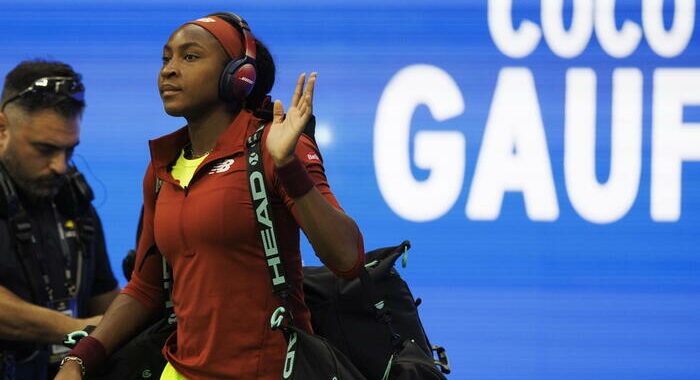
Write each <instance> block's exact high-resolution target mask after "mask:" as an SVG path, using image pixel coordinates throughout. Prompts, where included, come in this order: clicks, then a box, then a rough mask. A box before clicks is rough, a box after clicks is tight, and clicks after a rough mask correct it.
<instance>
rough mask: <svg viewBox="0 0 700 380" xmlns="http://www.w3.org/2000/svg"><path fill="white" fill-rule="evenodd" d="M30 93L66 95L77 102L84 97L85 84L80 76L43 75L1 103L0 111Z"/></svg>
mask: <svg viewBox="0 0 700 380" xmlns="http://www.w3.org/2000/svg"><path fill="white" fill-rule="evenodd" d="M30 94H41V95H49V96H67V97H69V98H72V99H74V100H77V101H79V102H82V101H83V100H84V99H85V86H83V84H82V83H80V76H75V77H43V78H39V79H37V80H35V81H34V84H32V85H31V86H29V87H27V88H25V89H24V90H22V91H20V92H19V94H17V95H15V96H13V97H11V98H10V99H8V100H7V101H6V102H5V103H3V105H2V108H0V112H2V111H4V110H5V106H7V105H8V104H9V103H11V102H13V101H15V100H17V99H19V98H22V97H24V96H27V95H30Z"/></svg>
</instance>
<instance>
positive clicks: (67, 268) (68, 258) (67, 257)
mask: <svg viewBox="0 0 700 380" xmlns="http://www.w3.org/2000/svg"><path fill="white" fill-rule="evenodd" d="M51 208H52V209H53V216H54V219H55V220H56V229H57V230H58V239H59V241H60V243H59V245H60V246H61V253H63V268H64V272H63V276H64V280H65V281H64V282H63V285H64V286H65V287H66V292H67V293H68V297H70V298H74V297H75V296H76V294H77V284H79V283H80V275H81V272H82V271H81V270H80V267H81V266H82V265H81V264H82V263H81V259H82V255H81V254H80V253H81V252H78V276H77V277H78V278H77V279H76V281H73V255H72V254H71V249H70V245H69V244H68V236H67V233H66V230H65V229H64V227H63V224H62V223H61V222H62V221H63V218H61V215H60V214H59V213H58V209H57V208H56V203H54V202H51ZM70 232H72V237H71V238H73V239H75V238H77V233H76V232H75V231H70ZM77 246H78V247H79V246H80V242H77Z"/></svg>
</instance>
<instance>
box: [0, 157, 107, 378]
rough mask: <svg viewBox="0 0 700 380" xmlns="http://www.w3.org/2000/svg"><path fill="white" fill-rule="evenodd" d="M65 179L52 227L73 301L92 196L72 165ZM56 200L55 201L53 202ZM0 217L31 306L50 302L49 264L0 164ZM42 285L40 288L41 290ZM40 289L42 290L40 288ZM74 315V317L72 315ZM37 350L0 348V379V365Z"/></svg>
mask: <svg viewBox="0 0 700 380" xmlns="http://www.w3.org/2000/svg"><path fill="white" fill-rule="evenodd" d="M66 182H67V183H65V184H64V186H63V187H62V189H61V192H60V193H59V194H58V195H57V196H56V197H55V198H54V200H52V201H51V207H52V211H53V214H54V218H55V220H56V228H57V230H58V236H59V241H60V244H59V245H60V249H61V252H62V254H63V261H64V286H65V289H66V294H67V295H68V297H69V299H75V300H76V303H77V298H78V294H80V293H81V290H82V289H83V286H84V284H83V277H84V273H83V271H84V270H85V262H86V259H88V256H87V255H88V252H89V247H90V246H91V245H92V240H93V238H94V233H95V221H94V219H93V217H92V215H91V213H90V212H89V205H90V202H91V201H92V198H93V195H92V191H91V190H90V187H89V186H88V185H87V182H86V181H85V179H84V177H83V176H82V174H80V172H78V171H77V170H76V169H75V168H71V170H69V173H68V174H66ZM57 202H59V204H58V205H57ZM60 211H64V212H63V214H67V215H70V217H72V220H73V223H74V226H73V228H70V229H66V228H64V226H63V223H62V221H63V218H62V217H61V212H60ZM0 217H4V218H6V219H7V221H8V227H9V230H10V231H9V235H10V238H11V239H12V241H11V245H12V247H13V248H14V251H15V253H16V254H17V259H18V261H19V263H20V265H21V267H22V272H23V275H24V277H25V278H26V280H27V284H28V287H29V291H30V295H31V299H32V302H33V303H34V304H35V305H43V306H47V305H52V304H53V303H54V301H56V300H55V298H54V297H55V294H54V288H53V286H52V285H51V278H50V277H49V264H48V261H47V258H46V256H45V254H44V252H43V249H41V247H39V242H38V241H37V238H36V236H35V230H34V228H33V226H32V221H31V218H30V217H29V214H28V213H27V211H26V209H25V207H24V206H23V204H22V201H21V199H20V198H19V196H18V194H17V191H16V189H15V186H14V184H13V183H12V180H11V179H10V177H9V175H8V173H7V171H6V169H5V168H4V166H3V165H2V164H1V163H0ZM74 258H75V259H76V260H77V263H76V266H75V268H76V273H75V274H74V273H73V260H74ZM31 261H34V262H35V264H36V267H37V268H38V269H39V272H40V274H41V282H42V284H41V285H38V284H36V281H35V277H36V276H33V274H32V266H31ZM42 285H43V289H41V287H42ZM42 290H43V291H42ZM74 317H77V315H75V316H74ZM39 351H40V347H39V345H38V344H37V347H36V349H35V350H34V352H33V353H32V354H31V355H29V356H28V357H25V358H22V359H18V358H14V356H13V354H12V352H7V351H0V359H4V362H5V363H2V361H3V360H0V379H5V377H3V375H8V374H3V371H2V368H3V367H5V368H8V369H9V368H10V367H9V366H13V364H14V363H10V362H9V361H12V360H13V359H14V361H15V363H22V362H28V361H30V360H32V359H33V358H34V357H35V356H36V355H37V354H38V352H39Z"/></svg>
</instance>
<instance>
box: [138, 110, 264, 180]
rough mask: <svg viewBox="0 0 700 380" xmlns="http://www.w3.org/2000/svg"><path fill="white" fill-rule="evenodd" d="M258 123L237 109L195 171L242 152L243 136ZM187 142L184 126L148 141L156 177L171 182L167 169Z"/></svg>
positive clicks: (247, 113) (243, 147)
mask: <svg viewBox="0 0 700 380" xmlns="http://www.w3.org/2000/svg"><path fill="white" fill-rule="evenodd" d="M260 121H261V120H260V119H258V118H257V117H255V116H253V114H252V112H250V111H248V110H245V109H244V110H241V111H240V112H239V113H238V115H237V116H236V117H235V118H234V119H233V121H232V122H231V124H230V125H229V126H228V128H226V130H225V131H224V132H223V133H222V134H221V135H220V136H219V138H218V139H217V140H216V144H215V145H214V149H213V150H212V151H211V153H209V156H207V158H206V159H205V160H204V161H203V162H202V163H201V164H200V165H199V167H198V168H197V170H199V169H200V168H202V167H204V165H207V164H208V163H209V162H212V161H216V160H218V159H220V158H223V157H229V156H232V155H235V154H237V153H241V152H243V151H244V150H245V140H246V137H247V136H248V135H250V134H252V133H253V132H254V131H255V130H256V129H257V128H258V126H259V125H260ZM188 141H189V134H188V133H187V126H184V127H182V128H180V129H178V130H177V131H175V132H173V133H170V134H167V135H165V136H162V137H159V138H157V139H154V140H150V141H149V142H148V145H149V147H150V151H151V163H152V164H153V169H154V170H155V172H156V175H157V176H158V177H160V178H161V179H163V180H168V181H170V182H174V180H173V179H172V176H171V175H170V168H171V166H172V164H173V163H175V161H176V160H177V158H178V157H179V156H180V152H181V151H182V148H184V147H185V145H186V144H187V142H188Z"/></svg>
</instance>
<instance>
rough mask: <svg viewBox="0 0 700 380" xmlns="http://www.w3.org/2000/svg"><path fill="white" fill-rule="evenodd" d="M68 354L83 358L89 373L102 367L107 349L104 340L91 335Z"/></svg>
mask: <svg viewBox="0 0 700 380" xmlns="http://www.w3.org/2000/svg"><path fill="white" fill-rule="evenodd" d="M68 356H77V357H79V358H80V359H82V360H83V365H84V366H85V370H86V371H87V373H91V372H95V369H98V368H101V367H102V364H104V362H105V360H106V359H107V350H105V346H103V345H102V342H100V341H99V340H97V339H95V338H93V337H91V336H86V337H85V338H83V339H81V340H80V342H78V345H76V346H75V348H73V350H72V351H71V352H69V353H68Z"/></svg>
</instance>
